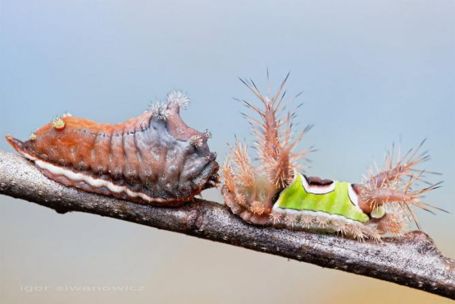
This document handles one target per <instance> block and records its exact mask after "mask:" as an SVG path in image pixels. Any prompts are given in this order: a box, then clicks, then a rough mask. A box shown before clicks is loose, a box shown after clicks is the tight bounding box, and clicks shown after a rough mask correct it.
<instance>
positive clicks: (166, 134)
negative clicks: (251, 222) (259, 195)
mask: <svg viewBox="0 0 455 304" xmlns="http://www.w3.org/2000/svg"><path fill="white" fill-rule="evenodd" d="M186 102H187V98H186V97H185V96H183V95H182V94H181V93H171V94H169V95H168V101H167V103H166V104H163V105H158V106H155V107H154V108H153V109H151V110H149V111H146V112H145V113H143V114H141V115H139V116H137V117H135V118H132V119H129V120H127V121H125V122H123V123H120V124H99V123H97V122H94V121H91V120H87V119H83V118H77V117H72V116H70V115H64V116H62V117H60V118H58V119H56V120H54V121H53V122H51V123H49V124H46V125H44V126H43V127H41V128H40V129H38V130H37V131H36V132H35V133H34V134H33V135H32V136H31V138H30V139H29V140H27V141H25V142H22V141H20V140H18V139H15V138H13V137H11V136H7V140H8V142H9V143H10V144H11V145H12V146H13V147H14V148H15V149H16V150H17V151H18V152H19V153H20V154H22V155H23V156H25V157H26V158H28V159H30V160H32V161H33V162H34V163H35V165H36V166H37V167H38V168H39V169H40V170H41V172H42V173H43V174H44V175H46V176H47V177H48V178H50V179H52V180H54V181H56V182H59V183H61V184H63V185H65V186H71V187H76V188H79V189H82V190H84V191H88V192H95V193H99V194H104V195H110V196H115V197H117V198H121V199H126V200H132V201H137V202H144V203H149V204H153V205H164V206H173V205H179V204H181V203H183V202H186V201H189V200H191V199H192V198H193V197H194V196H195V195H198V194H199V193H200V192H201V191H202V190H204V189H206V188H210V187H214V186H215V185H216V184H217V183H218V175H217V171H218V164H217V162H216V161H215V158H216V154H215V153H212V152H210V150H209V147H208V145H207V140H208V138H209V135H208V133H207V132H205V133H202V132H198V131H196V130H195V129H192V128H190V127H188V126H187V125H186V124H185V123H184V122H183V120H182V119H181V117H180V114H179V111H180V108H181V106H182V105H183V104H185V103H186Z"/></svg>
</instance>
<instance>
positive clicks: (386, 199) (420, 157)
mask: <svg viewBox="0 0 455 304" xmlns="http://www.w3.org/2000/svg"><path fill="white" fill-rule="evenodd" d="M424 143H425V140H423V141H422V142H421V143H420V144H419V145H417V147H416V148H413V149H409V150H408V151H407V152H406V153H405V154H404V155H403V156H400V155H399V154H400V149H399V148H398V149H397V150H398V151H397V152H395V149H396V148H395V145H393V146H392V149H391V150H390V152H389V153H387V155H386V159H385V166H384V167H385V168H384V169H383V170H378V169H376V173H372V172H373V170H370V174H369V177H367V178H366V180H365V182H364V184H363V186H362V191H361V194H360V198H361V201H362V202H363V205H364V206H367V208H366V209H369V208H371V209H374V208H375V207H376V206H379V205H383V204H389V203H397V204H398V206H399V208H398V209H397V210H396V212H399V213H402V214H404V217H405V218H407V221H410V222H414V223H415V225H416V226H417V227H418V228H419V224H418V221H417V218H416V216H415V213H414V211H413V209H412V207H417V208H421V209H423V210H426V211H431V210H430V209H429V208H428V207H430V208H431V207H432V206H431V205H428V204H426V203H423V202H422V199H423V197H424V195H425V194H427V193H428V192H430V191H433V190H435V189H437V188H439V187H440V186H441V183H442V182H436V183H433V182H430V181H428V180H427V175H428V174H432V173H429V172H427V171H426V170H422V169H419V168H418V166H419V165H421V164H422V163H424V162H426V161H428V160H429V159H430V157H429V154H428V152H426V151H424V152H420V150H421V148H422V146H423V144H424ZM395 154H396V155H395ZM419 184H425V186H424V187H422V186H419ZM368 207H369V208H368ZM381 221H382V220H381ZM384 221H386V220H385V219H384ZM387 221H392V220H390V219H387ZM394 221H395V220H394ZM390 225H391V227H392V226H393V225H392V224H390ZM383 226H384V227H386V226H387V225H385V224H384V225H383ZM384 229H385V228H384ZM391 229H392V230H395V228H391Z"/></svg>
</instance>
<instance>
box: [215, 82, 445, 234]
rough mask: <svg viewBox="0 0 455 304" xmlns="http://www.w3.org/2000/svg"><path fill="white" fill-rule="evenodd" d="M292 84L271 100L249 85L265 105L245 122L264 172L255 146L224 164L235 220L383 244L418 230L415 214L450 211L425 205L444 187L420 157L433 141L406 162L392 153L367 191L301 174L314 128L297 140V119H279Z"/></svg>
mask: <svg viewBox="0 0 455 304" xmlns="http://www.w3.org/2000/svg"><path fill="white" fill-rule="evenodd" d="M288 76H289V74H288V75H287V76H286V78H285V79H284V80H283V82H282V83H281V85H280V87H279V88H278V90H277V92H276V93H275V94H274V95H273V96H271V97H269V96H266V95H264V94H263V93H262V92H261V91H260V90H259V89H258V87H257V86H256V84H255V83H254V82H253V81H252V80H249V81H247V80H243V79H241V81H242V82H243V83H244V84H245V85H246V86H247V87H248V88H249V89H250V90H251V91H252V92H253V94H254V95H255V96H256V97H257V98H258V99H259V100H260V102H261V105H262V107H258V106H256V105H254V104H253V103H251V102H249V101H246V100H241V101H242V102H243V103H244V104H245V105H246V107H247V108H249V109H250V110H252V111H253V112H255V113H256V114H257V115H258V116H259V118H256V117H252V116H248V115H245V116H246V117H247V119H248V121H249V123H250V125H251V126H252V129H253V134H254V135H255V137H256V143H255V145H256V150H257V152H258V160H259V165H258V166H257V167H256V166H255V164H254V163H253V162H252V161H251V159H250V157H249V155H248V146H247V145H245V144H243V143H241V142H237V143H236V145H235V147H234V148H233V150H232V151H231V154H230V155H229V156H228V158H227V160H226V162H225V163H224V165H223V177H224V184H223V187H222V193H223V196H224V198H225V202H226V205H227V206H228V207H229V208H230V210H231V211H232V212H233V213H234V214H236V215H238V216H240V217H241V218H242V219H243V220H244V221H246V222H248V223H251V224H255V225H268V226H274V227H279V228H288V229H296V230H310V231H319V232H332V233H340V234H342V235H344V236H347V237H351V238H355V239H374V240H380V239H381V238H382V237H383V236H389V235H390V236H393V235H395V236H396V235H401V234H402V233H403V232H405V231H407V229H408V228H409V226H410V225H409V224H410V223H412V222H414V223H415V224H416V225H417V227H418V224H417V220H416V217H415V213H414V211H413V209H412V208H413V207H419V208H422V209H424V210H427V211H429V212H432V210H431V208H433V209H438V210H442V211H445V210H443V209H440V208H437V207H434V206H432V205H430V204H429V203H427V202H424V201H423V198H424V195H425V194H427V193H428V192H430V191H432V190H434V189H436V188H439V187H440V186H441V182H436V183H430V182H428V181H427V180H426V177H427V176H428V174H433V173H434V172H428V171H425V170H422V169H418V168H417V167H418V166H419V165H420V164H421V163H423V162H425V161H427V160H429V155H428V153H427V152H420V149H421V147H422V145H423V144H424V142H425V141H422V143H421V144H420V145H418V146H417V147H416V148H414V149H410V150H409V151H408V152H407V153H405V154H404V155H402V156H400V153H399V152H397V153H395V152H394V151H393V149H392V151H391V152H390V153H388V154H387V157H386V161H385V168H384V169H381V170H379V169H376V170H372V171H371V172H370V173H369V174H368V175H367V177H365V178H364V181H363V182H362V183H359V184H354V183H348V182H340V181H332V180H328V179H321V178H318V177H309V176H306V175H304V174H301V173H299V171H300V169H301V166H300V162H299V161H300V160H302V159H304V158H306V156H307V154H308V153H309V152H312V151H313V149H308V150H302V151H295V150H296V148H297V145H298V144H299V143H300V142H301V140H302V138H303V137H304V135H305V134H306V133H307V132H308V131H309V130H310V129H311V127H306V128H304V130H302V131H301V132H300V133H298V134H294V133H293V121H294V119H295V117H296V114H295V113H292V112H288V113H287V114H286V115H285V116H284V117H280V115H279V113H280V112H281V111H282V110H283V107H284V106H283V103H284V101H285V96H286V92H285V90H284V87H285V84H286V81H287V79H288ZM299 107H300V106H299Z"/></svg>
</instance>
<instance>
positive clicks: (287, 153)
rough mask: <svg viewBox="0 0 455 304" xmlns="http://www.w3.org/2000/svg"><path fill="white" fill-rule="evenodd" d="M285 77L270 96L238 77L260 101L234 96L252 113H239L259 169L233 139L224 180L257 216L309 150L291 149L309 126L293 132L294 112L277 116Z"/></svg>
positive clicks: (279, 111)
mask: <svg viewBox="0 0 455 304" xmlns="http://www.w3.org/2000/svg"><path fill="white" fill-rule="evenodd" d="M288 78H289V74H287V75H286V77H285V78H284V80H283V81H282V82H281V84H280V86H279V88H278V90H277V91H276V92H275V93H274V94H273V95H271V96H272V97H269V96H266V95H264V94H263V93H262V92H261V90H260V89H259V88H258V86H257V85H256V83H255V82H254V81H253V80H251V79H249V80H246V79H240V81H241V82H242V83H243V84H244V85H245V86H246V87H248V89H249V90H250V91H251V92H252V93H253V94H254V95H255V96H256V97H257V98H258V99H259V101H260V105H259V106H257V105H255V104H254V103H252V102H250V101H247V100H243V99H235V100H237V101H240V102H242V103H243V104H244V105H245V107H246V108H248V109H250V110H252V111H253V113H254V114H255V117H253V116H250V115H248V114H245V113H242V115H243V116H244V117H245V118H246V119H247V121H248V123H249V124H250V126H251V129H252V134H253V135H254V136H255V137H256V140H255V146H254V147H253V148H254V149H255V150H256V152H257V160H258V161H259V166H258V168H260V170H255V169H254V168H255V166H254V164H253V162H252V161H251V159H250V158H249V156H248V151H247V146H246V145H244V144H241V143H239V142H237V144H236V146H235V148H234V149H233V150H232V152H231V155H230V157H229V160H228V162H227V164H226V166H225V167H224V170H223V171H224V175H225V183H226V187H227V189H228V190H229V191H230V192H231V193H232V195H233V196H234V197H238V196H239V195H243V197H242V199H243V198H244V199H246V201H247V203H244V204H243V205H244V207H245V208H247V211H248V212H251V213H252V214H254V215H255V216H259V217H260V218H261V220H262V217H261V216H262V214H264V213H267V212H270V210H271V206H272V200H273V198H274V196H275V195H276V193H277V192H278V191H280V190H281V189H283V188H285V187H286V186H287V185H288V184H289V183H290V182H291V181H292V179H293V175H294V172H295V170H296V169H297V168H298V167H299V166H298V161H299V160H301V159H303V158H305V157H306V155H307V154H308V152H309V151H307V150H302V151H297V152H295V151H294V150H295V149H296V147H297V146H298V144H299V143H300V141H301V140H302V138H303V136H304V134H306V132H308V131H309V129H310V128H311V127H307V128H305V129H304V130H303V131H302V132H300V133H298V134H297V135H295V134H294V133H293V127H294V124H293V120H294V118H295V117H296V115H295V113H293V112H287V113H284V115H283V116H281V115H282V113H281V112H283V110H284V106H283V105H282V104H283V103H284V99H285V98H286V91H285V89H284V87H285V85H286V82H287V80H288ZM299 107H300V105H299V106H298V108H299ZM280 116H281V117H280ZM299 169H300V168H299ZM239 204H241V203H240V202H239Z"/></svg>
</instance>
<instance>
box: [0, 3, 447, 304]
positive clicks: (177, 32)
mask: <svg viewBox="0 0 455 304" xmlns="http://www.w3.org/2000/svg"><path fill="white" fill-rule="evenodd" d="M0 52H1V56H0V135H1V136H2V137H3V136H4V135H6V134H13V135H15V136H16V137H18V138H22V139H25V138H27V137H28V136H29V134H30V133H31V132H32V131H33V130H35V129H36V128H38V127H39V126H41V125H43V124H44V123H47V122H48V121H50V120H51V119H53V118H54V117H55V116H57V115H59V114H62V113H64V112H66V111H69V112H71V113H72V114H73V115H76V116H81V117H85V118H90V119H94V120H96V121H100V122H120V121H123V120H125V119H128V118H130V117H132V116H135V115H137V114H139V113H141V112H143V111H144V110H145V109H146V108H147V107H148V105H149V104H150V103H151V102H152V101H157V100H160V99H163V98H164V97H165V95H166V94H167V92H168V91H170V90H172V89H181V90H183V91H184V92H186V93H187V94H188V95H189V97H190V98H191V99H192V104H191V105H190V107H189V108H188V109H187V110H186V111H185V112H184V113H183V114H182V115H183V118H184V119H185V121H186V122H187V123H188V124H189V125H190V126H192V127H194V128H197V129H199V130H204V129H209V130H210V131H211V132H212V134H213V138H212V139H211V140H210V142H209V144H210V146H211V149H212V150H214V151H216V152H217V153H218V159H219V161H220V162H222V161H223V160H224V158H225V155H226V153H227V144H228V143H232V142H233V141H234V136H235V135H236V136H238V137H239V138H241V139H245V140H246V141H251V136H250V134H249V130H248V124H247V123H246V122H245V121H244V120H243V118H242V117H241V115H240V112H241V111H243V110H244V109H243V108H242V106H241V105H240V104H239V103H238V102H235V101H234V100H233V97H238V98H248V99H253V97H252V96H251V94H250V93H249V92H248V90H247V89H246V88H245V87H244V86H243V85H242V84H241V83H240V81H239V80H238V77H251V78H253V79H254V80H255V81H256V82H257V83H258V84H259V85H260V86H261V87H263V88H267V81H266V69H267V68H268V69H269V71H270V74H271V79H272V83H274V84H277V83H278V82H279V81H281V80H282V78H283V77H284V76H285V74H286V73H287V72H288V71H291V77H290V80H289V84H288V92H289V95H294V94H297V93H298V92H300V91H302V90H303V94H302V95H301V97H300V98H299V101H302V102H303V103H304V107H303V109H302V110H301V111H300V112H299V115H298V121H299V123H300V126H304V125H305V124H308V123H310V124H315V128H314V129H313V130H312V131H311V132H310V133H309V134H308V136H307V137H306V138H305V140H304V142H303V147H305V146H307V147H308V146H311V145H314V146H315V147H316V148H317V149H318V151H317V152H316V153H314V154H313V155H311V156H310V158H311V160H312V165H311V168H307V171H308V172H309V173H310V174H312V175H319V176H322V177H327V178H333V179H339V180H347V181H352V182H356V181H359V180H360V179H361V177H362V175H363V174H365V173H366V171H367V169H368V168H369V166H370V165H371V164H373V162H375V161H376V162H377V163H381V162H382V160H383V157H384V155H385V152H386V150H387V148H388V147H390V146H391V144H392V142H400V143H401V146H402V147H403V149H407V148H409V147H412V146H415V145H416V144H418V143H419V142H420V141H421V140H422V139H423V138H428V141H427V143H426V148H427V149H429V150H430V152H431V155H432V160H431V161H430V162H429V163H427V164H425V166H426V168H428V169H429V170H433V171H439V172H442V173H443V174H444V175H443V177H442V178H443V180H444V187H443V188H441V189H438V190H437V191H435V192H434V193H432V194H431V195H430V196H429V201H431V202H433V203H434V204H436V205H437V206H439V207H441V208H444V209H447V210H449V211H451V212H452V213H451V214H443V213H438V214H437V215H436V216H434V215H431V214H428V213H424V212H419V214H418V215H419V219H420V223H421V226H422V228H423V230H424V231H426V232H427V233H429V234H430V235H431V236H432V237H433V239H434V240H435V242H436V244H437V245H438V247H439V248H440V249H441V250H442V251H443V253H444V254H445V255H447V256H450V257H452V258H453V257H455V242H454V236H453V231H454V230H455V220H454V213H455V208H454V205H453V197H455V187H454V185H455V162H454V156H455V134H454V133H455V131H454V130H455V128H454V127H455V122H454V119H455V59H454V54H455V2H454V1H452V0H450V1H449V0H446V1H444V0H440V1H428V0H427V1H421V0H416V1H403V0H399V1H397V0H393V1H384V0H381V1H360V0H359V1H265V0H262V1H245V0H243V1H223V2H221V1H169V0H167V1H164V0H163V1H135V0H133V1H114V0H112V1H107V0H105V1H93V0H90V1H88V0H87V1H22V0H14V1H13V0H0ZM0 148H1V149H4V150H8V151H12V149H11V148H10V147H9V146H7V144H6V142H5V141H4V140H0ZM204 197H205V198H209V199H214V200H218V201H221V198H220V195H219V194H218V192H217V191H214V190H211V191H208V192H206V193H205V194H204ZM84 286H89V287H93V288H102V287H106V286H107V287H108V288H107V289H108V290H105V291H80V290H79V291H78V290H77V289H78V288H81V287H84ZM112 286H123V287H125V286H126V287H128V286H129V287H128V290H124V291H118V290H117V291H115V290H112V288H111V289H109V287H112ZM366 299H368V302H369V303H384V302H387V303H404V302H407V303H409V302H411V301H412V303H449V301H448V300H445V299H443V298H441V297H437V296H433V295H428V294H426V293H423V292H420V291H416V290H412V289H409V288H406V287H401V286H398V285H394V284H391V283H386V282H381V281H378V280H374V279H370V278H365V277H360V276H355V275H353V274H347V273H343V272H340V271H336V270H328V269H323V268H321V267H317V266H314V265H309V264H304V263H298V262H295V261H288V260H286V259H284V258H280V257H275V256H270V255H266V254H262V253H257V252H252V251H248V250H246V249H242V248H235V247H232V246H227V245H223V244H218V243H214V242H208V241H204V240H198V239H195V238H191V237H188V236H184V235H179V234H175V233H171V232H167V231H159V230H156V229H152V228H148V227H143V226H139V225H136V224H132V223H126V222H122V221H118V220H114V219H109V218H103V217H99V216H95V215H89V214H79V213H70V214H66V215H58V214H57V213H55V212H54V211H52V210H50V209H47V208H44V207H40V206H37V205H34V204H29V203H25V202H23V201H20V200H16V199H12V198H9V197H6V196H0V302H2V303H24V302H28V303H62V301H65V303H80V302H83V301H84V302H88V301H90V302H93V301H94V300H98V301H102V302H107V301H109V302H110V303H112V304H114V303H124V302H125V301H126V300H128V301H131V302H136V303H158V302H160V303H175V302H197V303H234V302H247V301H248V302H250V303H254V302H259V301H260V302H261V303H277V302H285V303H302V302H304V301H305V302H306V303H333V302H334V301H336V302H337V303H356V302H360V301H362V302H364V301H365V300H366Z"/></svg>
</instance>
